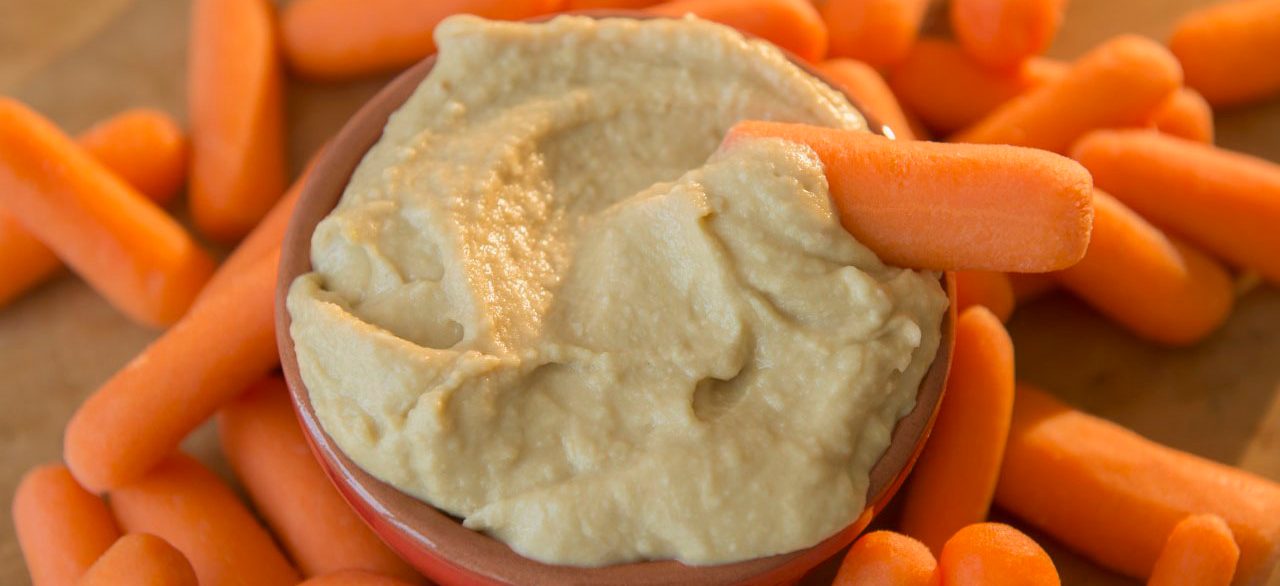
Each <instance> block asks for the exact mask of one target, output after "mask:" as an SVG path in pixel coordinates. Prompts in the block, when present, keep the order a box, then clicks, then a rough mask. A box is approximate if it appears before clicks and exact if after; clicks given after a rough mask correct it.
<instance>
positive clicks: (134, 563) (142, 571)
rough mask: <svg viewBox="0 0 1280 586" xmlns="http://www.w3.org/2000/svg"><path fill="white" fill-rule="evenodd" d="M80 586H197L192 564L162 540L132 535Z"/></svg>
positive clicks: (106, 555) (91, 570)
mask: <svg viewBox="0 0 1280 586" xmlns="http://www.w3.org/2000/svg"><path fill="white" fill-rule="evenodd" d="M76 584H77V586H196V584H197V582H196V572H195V570H193V569H192V568H191V562H188V561H187V558H186V557H185V556H183V555H182V552H180V551H178V550H177V549H174V547H173V546H172V545H169V543H168V542H167V541H165V540H163V539H160V538H159V537H156V536H154V535H150V534H147V533H131V534H129V535H125V536H124V537H121V538H120V539H118V540H116V543H115V545H112V546H111V549H108V550H107V553H104V554H102V557H101V558H98V561H97V562H96V563H94V564H93V567H91V568H89V571H88V572H87V573H85V575H84V577H82V578H80V581H79V582H77V583H76Z"/></svg>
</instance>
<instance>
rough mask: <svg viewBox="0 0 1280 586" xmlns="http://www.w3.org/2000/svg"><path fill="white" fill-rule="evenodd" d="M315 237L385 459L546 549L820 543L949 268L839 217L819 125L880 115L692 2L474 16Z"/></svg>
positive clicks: (919, 363) (745, 553)
mask: <svg viewBox="0 0 1280 586" xmlns="http://www.w3.org/2000/svg"><path fill="white" fill-rule="evenodd" d="M436 37H437V41H438V45H439V47H440V53H439V61H438V62H437V64H436V66H435V69H434V70H433V71H432V72H431V74H430V75H429V76H428V77H427V79H426V80H425V81H424V82H423V83H422V85H421V86H420V87H419V88H418V89H417V91H416V93H415V94H414V95H413V96H412V97H411V98H410V99H409V100H408V101H407V102H406V103H405V104H404V106H403V107H402V108H401V109H400V110H399V111H398V112H397V113H396V114H395V115H393V116H392V118H391V120H390V122H389V123H388V125H387V127H386V130H385V133H384V135H383V137H382V139H381V140H380V141H379V142H378V143H377V145H375V146H374V147H373V149H372V150H370V151H369V153H368V155H367V156H366V157H365V158H364V161H363V162H362V163H361V164H360V166H359V168H358V169H357V170H356V173H355V175H354V176H353V178H352V180H351V182H350V184H349V185H348V186H347V188H346V191H345V193H344V195H343V197H342V201H341V203H340V204H339V205H338V206H337V208H336V209H335V210H334V211H333V212H332V214H331V215H329V217H328V218H326V219H325V220H324V221H323V222H322V223H321V224H320V226H319V227H318V228H317V230H316V232H315V234H314V236H313V239H312V262H313V265H314V267H315V272H313V273H311V274H308V275H304V276H302V277H300V278H299V279H298V280H297V281H295V282H294V284H293V287H292V289H291V290H290V293H289V297H288V308H289V311H290V313H291V315H292V318H293V326H292V329H291V334H292V336H293V339H294V341H295V343H296V347H297V354H298V360H299V363H300V367H301V373H302V378H303V380H304V382H305V383H306V386H307V388H308V389H309V391H310V394H311V401H312V403H313V404H314V407H315V411H316V413H317V415H318V417H319V419H320V421H321V424H322V425H323V426H324V429H325V430H326V431H327V432H328V434H329V435H330V436H332V438H333V440H334V441H335V442H336V443H337V445H338V446H339V447H340V448H341V449H342V450H343V451H344V452H345V453H346V454H347V455H348V456H350V457H351V459H352V460H354V461H355V462H356V463H358V464H359V465H360V466H361V467H363V468H364V469H365V470H367V471H369V472H370V473H372V474H373V475H374V476H376V477H378V478H380V479H382V480H384V481H386V482H389V483H391V484H393V485H395V486H396V487H398V488H400V489H401V490H403V491H405V492H407V493H409V494H412V495H414V496H416V497H418V498H421V499H423V500H425V501H427V502H429V503H431V504H433V505H435V506H436V507H438V508H440V509H442V510H444V511H446V512H448V513H451V514H453V515H456V516H458V517H461V518H463V519H464V522H465V524H466V526H468V527H471V528H474V529H477V530H480V531H484V532H487V533H489V534H491V535H493V536H494V537H496V538H498V539H500V540H502V541H504V542H506V543H507V544H509V545H510V546H511V547H512V548H514V549H515V550H516V551H518V552H520V553H521V554H523V555H526V556H529V557H532V558H535V559H538V560H541V561H545V562H551V563H560V564H574V565H603V564H611V563H618V562H626V561H634V560H642V559H670V558H674V559H679V560H682V561H684V562H686V563H693V564H711V563H723V562H732V561H737V560H743V559H747V558H754V557H760V556H767V555H771V554H777V553H782V552H788V551H793V550H797V549H801V548H804V547H807V546H810V545H813V544H815V543H817V542H819V541H821V540H822V539H824V538H826V537H828V536H830V535H832V534H833V533H835V532H836V531H838V530H840V529H842V528H843V527H845V526H846V525H848V524H849V523H850V522H851V521H853V520H854V519H855V518H856V517H857V516H858V515H859V514H861V512H862V509H863V506H864V502H865V499H866V491H867V482H868V480H867V474H868V470H869V469H870V468H871V466H872V465H873V464H874V463H875V462H876V460H877V459H879V457H880V455H881V454H882V453H883V451H884V449H885V447H886V446H887V444H888V441H889V435H890V431H891V430H892V428H893V426H894V424H895V423H896V421H897V420H898V418H900V417H901V416H903V415H905V414H906V413H908V412H909V411H910V410H911V408H912V406H913V403H914V400H915V390H916V388H917V387H918V385H919V383H920V380H921V378H922V376H923V374H924V372H925V370H926V369H927V368H928V366H929V364H930V362H931V361H932V360H933V356H934V353H935V351H936V349H937V346H938V342H939V336H940V334H939V326H940V321H941V319H942V315H943V313H944V308H945V306H946V298H945V296H944V295H943V292H942V290H941V287H940V286H939V284H938V281H937V275H936V274H931V273H922V272H915V271H909V270H903V269H898V268H894V267H888V266H885V265H884V264H883V263H881V262H880V261H879V260H878V259H877V258H876V257H875V255H874V254H872V253H871V252H870V251H869V250H867V249H866V248H865V247H863V246H862V245H860V244H858V242H856V241H855V240H854V239H853V238H852V237H850V236H849V235H848V234H847V233H846V232H845V231H844V230H842V229H841V227H840V224H839V222H838V219H837V217H836V215H835V214H834V212H833V208H832V204H831V201H830V199H829V196H828V193H827V183H826V179H825V178H824V176H823V170H822V167H821V163H820V162H819V161H818V160H817V158H816V156H815V155H814V154H813V152H812V151H810V150H808V149H807V148H806V147H803V146H800V145H796V144H791V143H786V142H782V141H773V140H756V141H743V142H741V143H738V144H735V145H734V146H733V147H731V148H728V149H725V150H722V151H719V152H717V146H718V145H719V144H720V142H721V139H722V137H723V136H724V133H725V131H726V130H727V129H728V128H729V127H730V126H731V125H732V124H733V123H734V122H735V121H738V120H740V119H744V118H753V119H768V120H784V121H796V122H808V123H814V124H822V125H828V126H836V127H845V128H862V127H864V124H865V123H864V121H863V119H862V118H861V116H859V114H858V113H857V112H856V111H855V110H854V109H853V108H852V107H851V106H850V105H849V103H848V102H847V101H846V100H845V99H844V98H843V97H842V96H841V95H839V94H838V93H836V92H835V91H833V90H832V89H830V88H828V87H827V86H825V85H823V84H822V83H821V82H819V81H817V80H816V79H814V78H812V77H811V76H809V75H807V74H806V73H804V72H803V71H801V70H800V69H799V68H797V67H796V66H794V65H793V64H791V63H790V62H788V60H787V59H786V58H785V57H783V55H782V54H781V53H780V52H778V51H777V50H775V49H773V48H772V47H771V46H769V45H766V44H764V43H761V42H754V41H746V40H744V39H743V38H742V37H741V36H740V35H738V34H737V33H735V32H733V31H731V30H730V29H727V28H724V27H721V26H718V25H713V24H709V23H706V22H702V21H697V20H693V19H686V20H650V21H633V20H618V19H611V20H602V21H596V20H591V19H587V18H582V17H560V18H556V19H555V20H552V21H550V22H548V23H545V24H520V23H509V22H488V21H484V20H480V19H477V18H472V17H456V18H452V19H449V20H447V21H445V22H444V23H442V24H441V25H440V27H439V28H438V31H437V33H436Z"/></svg>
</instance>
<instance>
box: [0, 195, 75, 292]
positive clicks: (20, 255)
mask: <svg viewBox="0 0 1280 586" xmlns="http://www.w3.org/2000/svg"><path fill="white" fill-rule="evenodd" d="M61 267H62V261H60V260H58V255H56V254H54V253H53V251H52V250H49V247H48V246H45V245H44V243H43V242H40V239H39V238H36V237H35V236H33V235H32V234H31V232H28V231H27V229H26V228H24V227H23V226H22V224H21V223H19V222H18V219H17V218H15V217H13V216H12V215H11V214H9V213H8V212H6V211H4V210H3V209H0V275H4V278H3V279H0V307H4V306H5V305H8V304H9V303H10V302H12V301H13V300H15V299H17V298H18V297H20V296H22V294H23V293H25V292H27V291H30V290H31V289H32V288H34V287H35V286H36V285H39V284H40V283H43V282H45V281H47V280H48V279H49V278H50V277H52V276H53V275H55V274H57V272H58V269H59V268H61Z"/></svg>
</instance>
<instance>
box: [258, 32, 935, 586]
mask: <svg viewBox="0 0 1280 586" xmlns="http://www.w3.org/2000/svg"><path fill="white" fill-rule="evenodd" d="M589 15H590V16H595V17H605V16H610V17H618V16H622V17H635V18H645V17H646V16H645V15H641V14H637V13H631V12H594V13H589ZM434 61H435V59H434V57H428V58H427V59H426V60H424V61H422V62H420V63H418V64H417V65H415V66H413V67H412V68H410V69H408V70H406V71H405V72H404V73H402V74H401V75H400V76H399V77H397V78H396V79H395V80H394V81H392V82H391V83H390V84H388V85H387V87H386V88H384V89H383V90H382V91H381V92H379V93H378V94H377V95H376V96H374V97H373V99H372V100H370V101H369V102H368V103H367V104H365V105H364V107H363V108H361V109H360V111H358V112H357V113H356V114H355V116H353V117H352V118H351V120H350V121H348V122H347V124H346V126H345V127H343V129H342V130H341V131H340V132H339V133H338V135H337V136H336V137H335V138H334V139H333V141H332V142H331V143H330V146H329V148H328V149H327V150H326V152H325V153H324V154H323V155H322V157H321V158H320V159H319V161H318V163H317V164H316V166H315V168H314V170H313V171H312V174H311V177H310V179H309V180H308V181H307V184H306V186H305V187H304V189H303V192H302V196H301V199H300V200H299V201H298V204H297V209H296V210H295V211H294V215H293V218H292V220H291V222H290V225H289V230H288V233H287V234H286V236H285V241H284V245H283V248H282V254H281V262H280V276H279V283H278V286H277V291H276V323H277V330H276V337H277V342H278V344H279V347H280V361H281V364H282V366H283V369H284V375H285V379H286V380H287V381H288V384H289V389H290V391H291V394H292V397H293V404H294V408H295V410H296V411H297V414H298V418H299V421H300V422H301V424H302V428H303V431H304V432H305V434H306V436H307V439H308V442H309V443H310V445H311V449H312V451H313V452H314V454H315V456H316V458H317V459H318V460H319V461H320V464H321V466H322V467H323V468H324V471H325V473H326V474H327V475H328V476H329V479H330V480H331V481H332V482H333V483H334V485H336V486H337V487H338V490H339V491H340V492H341V493H342V496H343V497H344V498H345V499H346V500H347V502H348V503H349V504H350V505H351V507H352V508H353V509H355V511H356V512H357V513H358V514H359V515H360V516H361V517H362V518H363V519H364V520H365V522H367V523H368V524H369V526H370V527H372V528H373V530H374V532H376V533H377V534H378V535H379V536H380V537H381V538H382V539H383V541H385V542H386V543H387V545H389V546H390V547H391V548H392V549H393V550H395V551H396V553H398V554H399V555H400V556H401V557H403V558H404V559H405V560H407V561H408V562H409V563H410V564H412V565H413V566H414V567H415V568H417V569H418V570H419V571H421V572H422V573H423V574H425V575H427V576H428V577H429V578H431V579H432V580H435V581H437V582H440V583H443V584H522V585H526V584H527V585H535V584H547V585H552V584H554V585H561V584H628V585H639V584H780V583H789V582H792V581H795V580H797V579H799V578H800V577H801V576H803V575H804V574H805V573H806V572H807V571H809V570H810V569H812V568H813V567H815V566H817V565H818V564H820V563H821V562H822V561H824V560H826V559H827V558H830V557H831V556H832V555H834V554H835V553H836V552H838V551H839V550H840V549H842V548H844V547H845V546H847V545H848V544H849V543H850V542H851V541H853V539H854V538H855V537H857V535H858V534H859V533H861V532H862V530H863V529H865V528H866V526H867V524H868V523H869V522H870V521H871V519H872V517H874V516H875V514H876V513H877V512H878V511H879V510H881V509H882V508H883V507H884V505H885V504H886V503H888V501H889V500H890V499H891V498H892V497H893V495H894V493H895V492H897V490H898V487H899V486H900V485H901V484H902V481H903V479H904V478H905V477H906V475H907V473H908V472H909V471H910V470H911V467H912V466H913V465H914V463H915V460H916V457H917V456H918V455H919V453H920V449H921V447H923V445H924V441H925V439H926V438H927V437H928V434H929V430H930V429H931V427H932V425H933V419H934V415H935V413H936V411H937V407H938V404H939V402H940V400H941V398H942V392H943V387H944V385H945V382H946V378H947V372H948V369H949V367H950V363H951V347H952V342H953V341H954V332H953V323H954V321H955V312H954V309H951V310H949V311H948V315H947V316H946V317H945V318H944V320H943V323H942V334H943V336H942V343H941V346H940V347H939V350H938V355H937V358H936V359H935V360H934V363H933V365H932V366H931V367H930V369H929V371H928V372H927V374H926V375H925V377H924V380H923V382H922V383H921V385H920V389H919V393H918V395H917V397H916V405H915V408H914V409H913V410H912V411H911V413H909V414H908V415H907V416H906V417H904V418H902V419H901V420H899V421H898V423H897V426H896V427H895V428H894V431H893V435H892V438H891V441H890V444H889V447H888V449H887V450H886V451H885V453H884V455H883V456H881V458H880V460H879V461H878V462H877V463H876V465H875V466H874V467H873V468H872V469H871V475H870V486H869V488H868V492H867V497H868V498H867V503H868V504H867V508H866V510H865V511H864V513H863V514H862V515H861V517H859V518H858V519H857V520H855V521H854V522H853V523H852V524H850V525H849V526H848V527H846V528H845V529H844V530H842V531H840V532H839V533H837V534H835V535H833V536H831V537H829V538H827V539H826V540H824V541H822V542H821V543H819V544H817V545H815V546H813V547H810V548H808V549H804V550H800V551H795V552H792V553H787V554H781V555H775V556H770V557H765V558H757V559H752V560H747V561H743V562H736V563H730V564H723V565H716V566H686V565H684V564H681V563H679V562H674V561H652V562H638V563H629V564H620V565H614V566H606V567H601V568H578V567H571V566H555V565H549V564H544V563H541V562H537V561H534V560H531V559H528V558H525V557H522V556H520V555H519V554H517V553H515V552H514V551H512V550H511V549H510V548H508V547H507V546H506V545H505V544H503V543H502V542H500V541H497V540H496V539H493V538H491V537H488V536H486V535H484V534H482V533H478V532H475V531H472V530H470V529H466V528H464V527H463V526H462V525H461V523H460V522H459V520H458V519H456V518H453V517H450V516H449V515H447V514H445V513H442V512H440V511H438V510H436V509H435V508H433V507H432V506H431V505H428V504H427V503H425V502H422V501H420V500H417V499H415V498H413V497H411V496H409V495H406V494H404V493H402V492H400V491H399V490H397V489H396V488H394V487H392V486H391V485H389V484H386V483H384V482H382V481H380V480H378V479H376V478H374V477H373V476H371V475H369V474H368V473H366V472H365V471H364V470H362V469H360V467H359V466H357V465H356V464H355V463H354V462H352V461H351V460H350V459H348V458H347V456H346V455H345V454H343V453H342V451H341V450H339V449H338V447H337V446H336V445H335V444H334V442H333V440H332V438H330V437H329V436H328V434H326V433H325V431H324V429H323V428H322V427H321V426H320V422H319V420H318V419H317V417H316V413H315V411H314V410H313V408H312V405H311V401H310V398H309V396H308V393H307V389H306V387H305V386H304V385H303V382H302V378H301V375H300V374H299V372H298V361H297V355H296V354H295V353H294V347H293V339H292V338H291V337H290V335H289V324H290V318H289V312H288V311H287V310H286V309H285V297H286V295H287V292H288V289H289V285H290V283H292V282H293V280H294V278H295V277H297V276H299V275H301V274H304V273H306V272H309V271H310V270H311V253H310V251H311V234H312V232H313V231H314V230H315V228H316V225H317V224H318V223H319V222H320V220H322V219H323V218H324V217H325V216H326V215H328V214H329V212H330V211H331V210H332V209H333V208H334V206H336V205H337V203H338V200H339V199H340V197H341V195H342V191H343V189H344V188H345V186H346V184H347V181H348V180H349V179H350V177H351V174H352V172H353V171H354V170H355V168H356V166H357V165H358V164H359V163H360V161H361V159H362V158H363V157H364V154H365V152H366V151H368V149H369V148H370V147H372V146H373V144H374V143H375V142H376V141H377V140H378V138H379V137H380V136H381V134H382V128H383V126H385V124H386V121H387V118H388V116H390V114H391V113H392V112H393V111H395V110H396V109H397V108H399V107H400V105H401V104H402V103H404V101H405V100H406V99H408V97H409V95H410V93H412V91H413V90H414V88H416V87H417V86H418V84H419V83H420V82H421V81H422V79H423V78H424V77H425V76H426V75H427V73H428V72H429V71H430V70H431V67H432V65H433V64H434ZM792 61H793V62H795V63H797V64H798V65H800V66H801V67H803V68H804V69H806V70H807V71H809V72H810V73H812V74H814V75H815V76H817V77H818V78H819V79H822V76H821V75H818V74H817V72H815V71H813V70H812V69H811V68H809V67H808V66H806V65H804V63H803V62H801V61H800V60H798V59H796V58H794V57H792ZM828 83H830V82H828ZM832 85H833V87H834V84H832ZM868 122H869V125H871V127H872V128H873V129H875V130H876V131H880V130H881V127H880V126H879V125H877V124H875V123H872V122H871V121H868ZM942 283H943V286H944V288H945V290H946V291H947V293H948V295H949V296H950V298H951V302H952V307H954V305H955V286H954V283H953V281H952V276H951V275H950V274H947V275H946V276H944V277H943V279H942Z"/></svg>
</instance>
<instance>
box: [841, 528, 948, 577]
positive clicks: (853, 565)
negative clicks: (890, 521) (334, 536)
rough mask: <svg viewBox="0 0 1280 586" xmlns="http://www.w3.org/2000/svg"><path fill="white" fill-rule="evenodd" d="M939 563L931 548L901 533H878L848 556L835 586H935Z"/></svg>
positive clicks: (860, 541)
mask: <svg viewBox="0 0 1280 586" xmlns="http://www.w3.org/2000/svg"><path fill="white" fill-rule="evenodd" d="M937 567H938V562H937V561H935V560H934V559H933V554H932V553H929V548H927V547H925V546H924V544H923V543H920V542H919V541H916V540H914V539H912V538H910V537H907V536H906V535H903V534H901V533H894V532H892V531H875V532H873V533H868V534H866V535H863V536H862V537H859V538H858V541H856V542H854V544H853V547H851V548H850V549H849V553H848V554H845V556H844V561H843V562H841V564H840V572H839V573H838V574H836V579H835V582H832V586H932V585H934V584H937V581H936V580H935V579H934V574H935V570H937Z"/></svg>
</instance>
